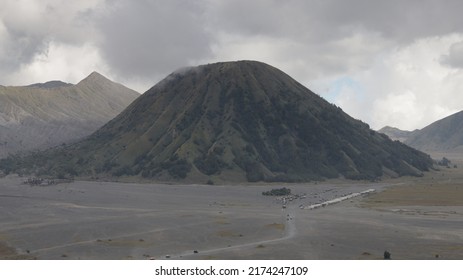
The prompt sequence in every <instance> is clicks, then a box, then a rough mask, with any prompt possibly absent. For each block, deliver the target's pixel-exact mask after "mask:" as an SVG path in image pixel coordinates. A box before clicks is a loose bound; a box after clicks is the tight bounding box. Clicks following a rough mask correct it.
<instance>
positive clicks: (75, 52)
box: [4, 42, 110, 85]
mask: <svg viewBox="0 0 463 280" xmlns="http://www.w3.org/2000/svg"><path fill="white" fill-rule="evenodd" d="M92 71H98V72H100V73H102V74H104V75H106V73H109V72H110V70H109V68H108V67H107V66H106V64H105V62H104V61H103V60H102V59H101V56H100V54H99V50H98V49H97V48H96V47H95V46H92V45H91V44H85V45H83V46H74V45H66V44H60V43H55V42H51V43H50V44H49V46H48V48H47V50H46V51H45V52H43V53H38V54H36V55H35V56H34V57H33V59H32V61H31V62H30V63H26V64H23V65H21V67H20V68H19V70H18V71H16V72H14V73H13V74H11V75H9V76H7V77H4V80H6V81H7V83H8V84H10V85H26V84H32V83H37V82H46V81H48V80H49V79H50V77H53V79H55V80H62V81H65V82H72V83H77V82H79V81H80V80H82V79H83V78H84V77H86V76H87V75H89V74H90V73H91V72H92Z"/></svg>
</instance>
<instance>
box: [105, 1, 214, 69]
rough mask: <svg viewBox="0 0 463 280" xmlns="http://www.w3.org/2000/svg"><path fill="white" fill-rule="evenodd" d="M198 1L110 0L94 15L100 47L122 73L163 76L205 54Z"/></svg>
mask: <svg viewBox="0 0 463 280" xmlns="http://www.w3.org/2000/svg"><path fill="white" fill-rule="evenodd" d="M199 3H200V2H194V1H148V0H144V1H112V2H110V3H109V6H108V7H107V8H108V9H109V11H110V12H109V13H108V14H106V15H104V16H103V17H102V18H100V19H98V21H97V26H98V28H99V29H100V34H101V36H102V40H101V44H100V49H101V53H102V56H103V58H104V59H105V60H106V61H107V63H108V64H109V66H110V67H111V68H112V70H114V72H115V73H117V74H118V75H120V76H123V77H140V76H141V77H149V76H157V75H159V74H166V73H169V72H171V71H173V70H174V69H176V68H179V67H182V66H185V65H189V64H190V63H191V61H195V60H198V59H201V58H203V57H205V56H208V55H209V54H210V44H211V40H212V39H211V36H210V34H209V33H208V32H207V31H206V29H205V26H204V25H205V22H204V15H203V14H202V13H203V10H202V7H201V6H200V5H199Z"/></svg>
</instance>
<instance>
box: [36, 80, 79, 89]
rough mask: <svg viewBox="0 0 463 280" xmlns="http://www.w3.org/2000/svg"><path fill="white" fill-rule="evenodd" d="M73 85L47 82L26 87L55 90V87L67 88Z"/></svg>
mask: <svg viewBox="0 0 463 280" xmlns="http://www.w3.org/2000/svg"><path fill="white" fill-rule="evenodd" d="M72 85H73V84H70V83H65V82H62V81H49V82H46V83H37V84H32V85H28V86H27V87H38V88H57V87H68V86H72Z"/></svg>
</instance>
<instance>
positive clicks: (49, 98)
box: [0, 72, 139, 157]
mask: <svg viewBox="0 0 463 280" xmlns="http://www.w3.org/2000/svg"><path fill="white" fill-rule="evenodd" d="M95 73H96V72H95ZM98 75H99V76H101V77H102V78H100V80H98V79H94V80H93V81H91V80H89V79H88V78H89V77H91V76H92V74H90V75H89V76H87V77H86V78H85V79H83V80H82V81H81V82H79V83H78V84H76V85H72V84H67V83H64V82H61V81H59V82H56V81H51V82H46V83H40V84H33V85H29V86H7V87H0V143H2V145H1V146H0V157H4V156H6V155H8V154H11V153H15V152H24V151H30V150H34V149H43V148H48V147H51V146H55V145H60V144H62V143H64V142H68V141H75V140H77V139H79V138H82V137H84V136H87V135H89V134H90V133H92V132H93V131H95V130H96V129H97V128H98V127H100V126H101V125H103V124H104V123H105V122H107V121H108V120H110V119H111V118H113V117H115V116H116V115H117V114H118V113H120V112H121V111H122V110H123V109H124V108H125V107H126V106H128V104H129V103H130V102H131V101H133V100H134V99H135V98H136V97H138V96H139V94H138V93H137V92H135V91H133V90H131V89H128V88H126V87H124V86H122V85H120V84H117V83H114V82H111V81H110V80H108V79H107V78H105V77H104V76H102V75H101V74H98ZM86 79H87V80H86ZM83 81H85V82H83ZM50 83H51V84H50ZM47 84H48V85H47ZM50 85H51V86H50Z"/></svg>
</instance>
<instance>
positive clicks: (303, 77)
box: [0, 0, 463, 130]
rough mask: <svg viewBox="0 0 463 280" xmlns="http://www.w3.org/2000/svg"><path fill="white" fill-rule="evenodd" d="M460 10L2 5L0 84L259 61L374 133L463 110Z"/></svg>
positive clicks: (322, 0)
mask: <svg viewBox="0 0 463 280" xmlns="http://www.w3.org/2000/svg"><path fill="white" fill-rule="evenodd" d="M462 11H463V1H460V0H454V1H451V0H447V1H446V0H419V1H418V0H416V1H405V0H400V1H399V0H388V1H384V0H378V1H373V0H337V1H334V0H332V1H331V0H287V1H278V0H252V1H250V0H229V1H228V0H195V1H187V0H163V1H161V0H159V1H157V0H137V1H130V0H78V1H77V0H0V84H1V85H26V84H31V83H36V82H45V81H49V80H63V81H66V82H72V83H76V82H78V81H79V80H81V79H83V78H84V77H86V76H87V75H89V74H90V73H91V72H92V71H98V72H100V73H101V74H103V75H105V76H106V77H108V78H110V79H112V80H115V81H118V82H121V83H123V84H125V85H127V86H129V87H131V88H133V89H135V90H138V91H139V92H144V91H146V90H147V89H149V88H150V87H151V86H153V85H154V84H155V83H157V82H158V81H159V80H161V79H162V78H163V77H165V76H166V75H168V74H169V73H171V72H173V71H174V70H176V69H177V68H180V67H184V66H190V65H198V64H205V63H211V62H217V61H230V60H242V59H252V60H259V61H262V62H266V63H268V64H271V65H273V66H275V67H278V68H280V69H281V70H283V71H285V72H286V73H288V74H289V75H291V76H292V77H293V78H295V79H296V80H298V81H299V82H301V83H302V84H304V85H305V86H307V87H308V88H309V89H311V90H312V91H314V92H316V93H318V94H319V95H321V96H322V97H324V98H325V99H327V100H328V101H329V102H331V103H335V104H337V105H338V106H340V107H341V108H342V109H343V110H344V111H345V112H347V113H348V114H350V115H352V116H353V117H355V118H358V119H361V120H363V121H364V122H366V123H368V124H370V126H371V127H372V128H374V129H379V128H381V127H383V126H385V125H391V126H395V127H398V128H401V129H408V130H412V129H416V128H422V127H424V126H426V125H428V124H429V123H431V122H433V121H435V120H437V119H440V118H443V117H445V116H448V115H449V114H451V113H455V112H457V111H461V110H463V15H462Z"/></svg>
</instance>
